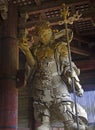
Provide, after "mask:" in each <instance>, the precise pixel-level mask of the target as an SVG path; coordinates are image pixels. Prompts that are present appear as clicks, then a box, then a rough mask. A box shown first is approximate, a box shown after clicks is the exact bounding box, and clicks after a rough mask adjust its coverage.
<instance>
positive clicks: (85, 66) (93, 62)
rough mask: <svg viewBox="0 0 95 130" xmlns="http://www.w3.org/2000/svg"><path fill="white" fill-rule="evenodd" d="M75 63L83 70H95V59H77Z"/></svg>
mask: <svg viewBox="0 0 95 130" xmlns="http://www.w3.org/2000/svg"><path fill="white" fill-rule="evenodd" d="M75 64H76V65H77V67H78V68H80V70H81V71H88V70H95V59H88V60H81V61H76V62H75Z"/></svg>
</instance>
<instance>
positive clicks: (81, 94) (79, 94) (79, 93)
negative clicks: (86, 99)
mask: <svg viewBox="0 0 95 130" xmlns="http://www.w3.org/2000/svg"><path fill="white" fill-rule="evenodd" d="M83 93H84V90H83V89H82V88H81V89H79V90H78V91H77V92H76V95H77V96H79V97H81V96H83Z"/></svg>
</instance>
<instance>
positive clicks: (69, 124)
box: [60, 102, 86, 130]
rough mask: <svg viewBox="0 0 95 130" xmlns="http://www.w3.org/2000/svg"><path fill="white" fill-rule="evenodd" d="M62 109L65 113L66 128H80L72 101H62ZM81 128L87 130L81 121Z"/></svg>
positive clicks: (75, 129)
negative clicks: (75, 117)
mask: <svg viewBox="0 0 95 130" xmlns="http://www.w3.org/2000/svg"><path fill="white" fill-rule="evenodd" d="M60 111H61V113H63V123H64V127H65V129H66V130H78V125H77V122H76V121H75V119H74V118H73V114H72V113H71V112H72V105H71V102H62V103H61V105H60ZM79 130H86V127H85V125H84V124H82V123H80V122H79Z"/></svg>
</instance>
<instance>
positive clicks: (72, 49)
mask: <svg viewBox="0 0 95 130" xmlns="http://www.w3.org/2000/svg"><path fill="white" fill-rule="evenodd" d="M71 52H73V53H75V54H79V55H83V56H90V53H89V52H87V51H84V50H81V49H78V48H76V47H71Z"/></svg>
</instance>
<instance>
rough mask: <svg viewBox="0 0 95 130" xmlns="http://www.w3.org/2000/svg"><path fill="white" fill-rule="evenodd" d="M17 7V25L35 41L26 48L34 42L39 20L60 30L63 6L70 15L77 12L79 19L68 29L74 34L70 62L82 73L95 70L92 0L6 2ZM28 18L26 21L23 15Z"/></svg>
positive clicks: (94, 33) (94, 29) (31, 42)
mask: <svg viewBox="0 0 95 130" xmlns="http://www.w3.org/2000/svg"><path fill="white" fill-rule="evenodd" d="M9 2H13V4H15V5H16V6H17V7H18V13H19V22H18V28H27V29H28V31H29V36H30V37H34V40H33V39H32V40H29V44H30V45H31V44H33V42H35V41H37V36H36V35H35V31H34V30H35V25H36V24H37V23H38V22H39V20H42V19H46V20H48V21H50V23H51V25H52V28H53V29H58V30H61V29H63V28H64V26H63V25H58V21H60V20H62V18H61V17H60V10H61V9H62V4H63V3H65V4H67V5H68V6H69V10H70V12H71V15H73V14H75V12H76V11H78V12H79V14H82V16H81V18H80V19H79V20H78V21H76V22H74V24H73V25H69V27H70V28H71V29H72V30H73V32H74V38H73V41H72V43H71V52H72V59H73V60H74V61H75V63H76V64H77V66H78V67H79V68H80V69H81V70H82V71H94V70H95V54H94V51H95V1H94V0H9ZM26 13H27V14H28V19H27V21H25V20H24V16H25V15H24V14H26Z"/></svg>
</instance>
